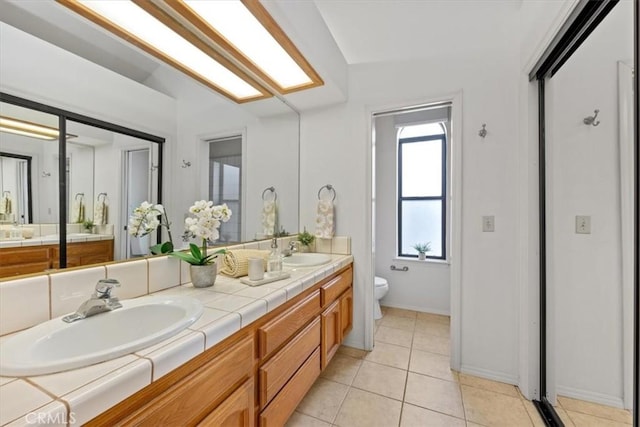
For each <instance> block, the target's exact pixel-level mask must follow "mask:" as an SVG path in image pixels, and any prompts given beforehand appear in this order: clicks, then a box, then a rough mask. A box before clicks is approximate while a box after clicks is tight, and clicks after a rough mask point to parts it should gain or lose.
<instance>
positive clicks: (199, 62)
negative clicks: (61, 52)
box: [58, 0, 271, 102]
mask: <svg viewBox="0 0 640 427" xmlns="http://www.w3.org/2000/svg"><path fill="white" fill-rule="evenodd" d="M58 2H59V3H61V4H63V5H64V6H66V7H68V8H70V9H72V10H73V11H75V12H77V13H79V14H80V15H82V16H84V17H85V18H87V19H89V20H91V21H92V22H94V23H96V24H98V25H100V26H102V27H103V28H105V29H107V30H108V31H110V32H112V33H114V34H116V35H118V36H119V37H121V38H123V39H125V40H127V41H129V42H131V43H133V44H135V45H136V46H138V47H140V48H141V49H143V50H145V51H146V52H147V53H150V54H152V55H154V56H155V57H157V58H159V59H161V60H163V61H165V62H167V63H168V64H170V65H172V66H174V67H175V68H178V69H179V70H181V71H182V72H184V73H186V74H188V75H189V76H191V77H193V78H195V79H196V80H198V81H200V82H202V83H204V84H206V85H207V86H209V87H211V88H213V89H214V90H216V91H217V92H219V93H221V94H223V95H225V96H227V97H229V98H231V99H233V100H234V101H236V102H246V101H251V100H255V99H261V98H266V97H270V96H271V94H270V93H269V91H268V90H267V89H266V88H264V87H263V86H262V85H260V84H259V83H257V82H256V81H255V80H253V79H251V78H250V77H249V76H248V75H247V74H246V73H244V72H243V71H242V70H240V69H239V68H238V67H237V66H235V65H234V64H233V63H231V62H230V61H228V60H227V59H226V58H225V57H224V56H222V55H220V54H219V53H217V52H215V51H214V50H213V49H212V48H211V47H210V46H208V45H207V44H206V43H204V42H202V40H200V39H199V38H197V37H196V36H195V35H193V34H192V33H190V32H188V31H187V30H186V29H185V28H184V27H183V26H182V25H180V24H179V23H177V22H176V21H175V20H173V19H172V18H171V17H170V16H169V15H167V14H166V13H164V12H163V11H162V10H161V9H159V8H158V7H157V6H155V5H154V4H152V3H151V2H138V3H135V2H132V1H128V0H127V1H124V0H123V1H104V0H102V1H100V0H58ZM138 4H140V6H139V5H138Z"/></svg>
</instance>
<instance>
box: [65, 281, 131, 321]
mask: <svg viewBox="0 0 640 427" xmlns="http://www.w3.org/2000/svg"><path fill="white" fill-rule="evenodd" d="M119 286H120V282H118V281H117V280H115V279H101V280H98V283H96V291H95V292H94V293H93V295H91V298H89V299H88V300H86V301H85V302H83V303H82V305H80V307H79V308H78V310H77V311H76V312H75V313H71V314H69V315H67V316H64V317H63V318H62V320H64V321H65V322H67V323H71V322H75V321H76V320H80V319H85V318H87V317H91V316H94V315H96V314H99V313H104V312H105V311H111V310H115V309H117V308H120V307H122V304H120V301H118V298H117V297H112V296H111V290H112V289H113V288H114V287H119Z"/></svg>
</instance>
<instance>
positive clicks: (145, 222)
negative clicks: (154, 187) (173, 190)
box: [128, 200, 173, 255]
mask: <svg viewBox="0 0 640 427" xmlns="http://www.w3.org/2000/svg"><path fill="white" fill-rule="evenodd" d="M158 227H166V228H167V234H168V235H169V241H168V242H164V243H158V244H157V245H153V246H151V248H150V250H151V253H152V254H154V255H157V254H165V253H169V252H173V239H172V237H171V228H170V227H171V224H170V223H169V221H168V219H167V215H166V212H165V209H164V206H162V205H160V204H157V205H154V204H152V203H149V202H147V201H146V200H145V201H144V202H142V203H141V204H140V206H138V207H137V208H135V209H134V210H133V213H132V214H131V216H130V217H129V226H128V230H129V234H130V235H132V236H134V237H143V236H146V235H147V234H149V233H151V232H153V231H155V230H156V229H157V228H158Z"/></svg>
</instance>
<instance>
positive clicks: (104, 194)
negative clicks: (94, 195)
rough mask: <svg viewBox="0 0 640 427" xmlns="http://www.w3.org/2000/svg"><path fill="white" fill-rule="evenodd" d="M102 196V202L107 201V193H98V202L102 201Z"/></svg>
mask: <svg viewBox="0 0 640 427" xmlns="http://www.w3.org/2000/svg"><path fill="white" fill-rule="evenodd" d="M100 196H102V203H104V202H106V201H107V193H100V194H98V202H99V201H100Z"/></svg>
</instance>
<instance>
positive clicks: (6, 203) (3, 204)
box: [0, 195, 13, 214]
mask: <svg viewBox="0 0 640 427" xmlns="http://www.w3.org/2000/svg"><path fill="white" fill-rule="evenodd" d="M12 204H13V203H12V202H11V197H9V196H7V195H4V196H3V197H2V200H0V213H3V214H11V213H13V206H12Z"/></svg>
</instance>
